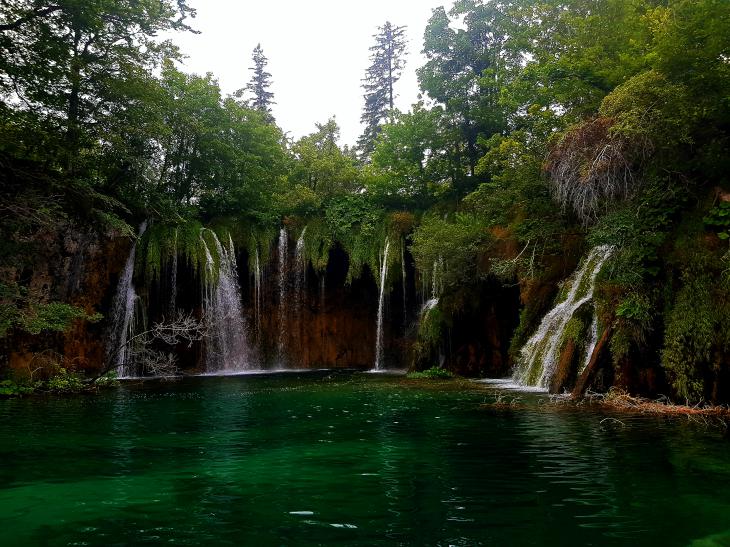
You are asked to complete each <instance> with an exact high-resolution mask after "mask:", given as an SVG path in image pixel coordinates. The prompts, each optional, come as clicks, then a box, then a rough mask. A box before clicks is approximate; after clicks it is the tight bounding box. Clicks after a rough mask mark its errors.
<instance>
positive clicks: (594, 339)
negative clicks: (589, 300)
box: [578, 310, 598, 375]
mask: <svg viewBox="0 0 730 547" xmlns="http://www.w3.org/2000/svg"><path fill="white" fill-rule="evenodd" d="M596 344H598V314H597V313H596V311H595V310H593V321H591V337H590V338H589V339H588V341H587V343H586V348H585V349H586V353H585V356H584V358H583V362H582V363H581V365H580V369H579V370H578V375H580V374H582V373H583V371H584V370H585V369H586V367H587V366H588V363H589V362H590V360H591V355H593V350H594V349H596Z"/></svg>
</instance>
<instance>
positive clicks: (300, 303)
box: [294, 226, 307, 325]
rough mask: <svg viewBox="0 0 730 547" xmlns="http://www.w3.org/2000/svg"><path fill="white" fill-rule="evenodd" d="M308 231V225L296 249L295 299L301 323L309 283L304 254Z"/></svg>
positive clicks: (300, 236) (300, 322) (298, 240)
mask: <svg viewBox="0 0 730 547" xmlns="http://www.w3.org/2000/svg"><path fill="white" fill-rule="evenodd" d="M306 233H307V227H306V226H305V227H304V230H302V233H301V234H300V235H299V239H297V246H296V248H295V250H294V268H295V271H294V275H295V278H294V293H295V294H294V299H295V304H296V307H297V318H298V319H299V324H300V325H301V324H302V320H301V314H302V310H303V307H304V290H305V288H306V285H307V257H306V256H305V254H304V236H305V234H306Z"/></svg>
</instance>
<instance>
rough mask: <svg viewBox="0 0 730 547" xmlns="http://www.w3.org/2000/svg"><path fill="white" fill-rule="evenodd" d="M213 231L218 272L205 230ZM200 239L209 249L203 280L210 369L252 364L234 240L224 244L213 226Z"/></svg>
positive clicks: (218, 370)
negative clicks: (215, 268) (208, 331)
mask: <svg viewBox="0 0 730 547" xmlns="http://www.w3.org/2000/svg"><path fill="white" fill-rule="evenodd" d="M205 231H208V233H210V237H211V238H212V240H213V242H214V243H215V246H216V252H217V253H218V259H219V264H218V272H217V274H218V275H217V276H216V275H215V271H214V261H213V257H212V255H211V252H210V249H209V248H208V244H207V243H206V241H205V237H203V234H204V232H205ZM200 240H201V242H202V245H203V247H204V249H205V257H206V269H207V274H208V275H207V276H206V277H205V280H204V283H203V316H204V317H205V319H206V320H207V321H208V324H209V328H210V333H209V335H208V339H207V344H206V353H205V371H206V373H221V372H239V371H243V370H246V369H247V368H249V367H248V365H249V356H250V351H249V347H248V344H247V341H246V330H245V325H244V320H243V310H242V307H241V292H240V288H239V285H238V271H237V265H236V253H235V249H234V247H233V240H232V239H231V238H230V236H229V237H228V247H227V248H224V247H223V245H222V244H221V242H220V241H219V239H218V236H217V235H216V234H215V232H213V231H212V230H203V231H201V235H200Z"/></svg>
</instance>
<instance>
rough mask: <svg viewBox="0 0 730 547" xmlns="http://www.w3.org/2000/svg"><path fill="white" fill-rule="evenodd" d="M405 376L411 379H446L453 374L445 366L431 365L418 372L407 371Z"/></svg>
mask: <svg viewBox="0 0 730 547" xmlns="http://www.w3.org/2000/svg"><path fill="white" fill-rule="evenodd" d="M406 377H407V378H409V379H411V380H448V379H451V378H453V377H454V375H453V373H452V372H450V371H448V370H446V369H445V368H441V367H431V368H429V369H426V370H423V371H420V372H409V373H408V374H407V375H406Z"/></svg>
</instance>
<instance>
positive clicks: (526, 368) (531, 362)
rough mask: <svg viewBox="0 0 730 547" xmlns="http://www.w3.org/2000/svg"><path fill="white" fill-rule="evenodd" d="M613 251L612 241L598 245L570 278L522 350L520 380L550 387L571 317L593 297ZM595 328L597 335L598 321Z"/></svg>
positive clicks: (519, 366)
mask: <svg viewBox="0 0 730 547" xmlns="http://www.w3.org/2000/svg"><path fill="white" fill-rule="evenodd" d="M613 252H614V247H612V246H609V245H602V246H599V247H594V248H593V249H592V250H591V252H590V253H589V254H588V257H587V258H586V259H585V260H584V261H583V264H582V265H581V266H580V268H579V269H578V270H577V271H576V272H575V273H574V274H573V275H572V276H571V277H570V279H569V280H568V281H567V282H566V283H567V285H568V286H567V287H566V288H567V295H566V296H565V298H564V299H563V300H562V301H561V302H560V303H559V304H558V305H556V306H555V307H554V308H553V309H552V310H550V312H548V314H547V315H546V316H545V317H544V318H543V320H542V323H540V326H539V327H538V329H537V332H535V334H533V336H532V338H530V339H529V340H528V341H527V343H526V344H525V345H524V347H523V348H522V350H521V351H520V359H519V362H518V365H517V369H516V370H515V374H514V379H515V381H516V382H518V383H520V384H522V385H526V386H536V387H542V388H547V387H549V385H550V380H551V379H552V376H553V374H554V373H555V369H556V367H557V363H558V360H559V359H560V355H559V353H560V342H561V339H562V337H563V334H564V332H565V328H566V326H567V325H568V321H570V318H571V317H573V314H574V313H575V312H576V311H578V309H579V308H580V307H581V306H583V305H584V304H585V303H586V302H589V301H590V300H591V299H592V298H593V290H594V288H595V282H596V276H597V275H598V272H600V271H601V268H602V267H603V264H604V263H605V262H606V260H608V259H609V258H610V257H611V254H612V253H613ZM564 290H565V289H564ZM592 330H593V332H594V333H595V335H594V337H595V338H596V339H597V337H598V325H597V323H596V324H595V326H592ZM591 343H592V345H593V347H594V346H595V342H592V341H591V342H589V344H588V347H587V350H586V351H589V352H592V350H593V348H592V347H591ZM588 359H590V356H589V357H588Z"/></svg>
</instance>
